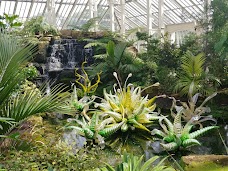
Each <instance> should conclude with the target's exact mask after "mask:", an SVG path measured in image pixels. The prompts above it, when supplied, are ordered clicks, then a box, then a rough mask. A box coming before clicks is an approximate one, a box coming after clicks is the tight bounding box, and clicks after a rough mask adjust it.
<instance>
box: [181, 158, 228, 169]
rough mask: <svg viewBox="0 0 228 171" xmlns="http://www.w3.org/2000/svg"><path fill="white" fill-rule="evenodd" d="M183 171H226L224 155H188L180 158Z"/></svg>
mask: <svg viewBox="0 0 228 171" xmlns="http://www.w3.org/2000/svg"><path fill="white" fill-rule="evenodd" d="M182 162H183V163H182V164H183V167H184V170H185V171H201V170H202V171H204V170H205V171H228V156H226V155H190V156H184V157H182Z"/></svg>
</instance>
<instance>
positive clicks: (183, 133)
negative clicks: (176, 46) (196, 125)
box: [151, 110, 218, 151]
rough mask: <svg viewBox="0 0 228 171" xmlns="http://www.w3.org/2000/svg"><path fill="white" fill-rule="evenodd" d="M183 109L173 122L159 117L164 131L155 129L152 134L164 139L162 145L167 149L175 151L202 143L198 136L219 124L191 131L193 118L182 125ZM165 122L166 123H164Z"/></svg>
mask: <svg viewBox="0 0 228 171" xmlns="http://www.w3.org/2000/svg"><path fill="white" fill-rule="evenodd" d="M181 116H182V110H180V111H179V112H178V113H177V115H176V116H175V118H174V122H173V123H171V122H170V120H168V119H167V118H166V117H163V118H161V119H159V124H160V126H161V128H162V129H163V131H161V130H158V129H153V130H152V132H151V134H152V135H154V136H157V137H158V138H160V139H162V140H163V141H164V143H161V146H162V147H163V148H164V149H165V150H167V151H174V150H177V149H178V148H179V149H180V148H188V147H190V146H193V145H201V144H200V142H199V141H198V140H196V138H197V137H199V136H201V135H203V134H204V133H206V132H209V131H211V130H212V129H215V128H218V126H208V127H205V128H202V129H199V130H197V131H194V132H191V129H192V127H193V124H192V120H190V121H189V122H188V123H186V125H185V126H182V123H181ZM163 122H164V123H163Z"/></svg>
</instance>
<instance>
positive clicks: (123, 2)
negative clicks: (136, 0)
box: [120, 0, 125, 35]
mask: <svg viewBox="0 0 228 171" xmlns="http://www.w3.org/2000/svg"><path fill="white" fill-rule="evenodd" d="M120 9H121V10H120V17H121V21H120V25H121V28H120V33H121V34H123V35H124V34H125V0H120Z"/></svg>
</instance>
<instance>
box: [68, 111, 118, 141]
mask: <svg viewBox="0 0 228 171" xmlns="http://www.w3.org/2000/svg"><path fill="white" fill-rule="evenodd" d="M68 122H70V123H71V125H68V126H66V127H65V128H66V129H74V130H76V132H77V133H78V134H80V135H82V136H84V137H86V138H88V139H94V140H96V141H97V143H98V144H100V143H104V138H103V137H102V135H100V134H99V133H98V132H99V131H103V132H105V135H106V134H109V133H110V131H109V130H107V128H106V129H104V127H105V125H106V124H107V123H112V122H114V121H113V119H110V118H109V119H106V120H103V121H102V122H100V119H99V115H98V114H96V113H94V114H93V116H92V118H91V119H90V120H89V121H87V120H86V119H85V118H84V117H82V119H81V120H79V119H73V118H69V119H68ZM75 122H76V124H77V125H72V124H73V123H75ZM103 129H104V130H103ZM111 131H113V130H111Z"/></svg>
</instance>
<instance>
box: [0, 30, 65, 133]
mask: <svg viewBox="0 0 228 171" xmlns="http://www.w3.org/2000/svg"><path fill="white" fill-rule="evenodd" d="M35 52H36V49H35V48H34V46H32V45H28V44H23V43H21V42H20V41H19V40H18V39H17V38H16V37H13V36H11V35H8V34H6V33H1V32H0V97H1V98H0V117H4V118H12V119H14V122H16V123H15V124H13V125H12V124H9V123H6V122H3V123H2V124H1V125H2V130H0V134H5V133H7V132H8V131H10V130H11V129H12V128H13V127H14V126H15V125H16V124H18V123H20V122H21V121H22V120H24V119H26V118H27V117H29V116H31V115H33V114H36V113H40V112H48V111H49V112H53V111H56V110H57V111H63V108H62V107H61V106H62V105H63V103H64V101H65V98H66V97H67V94H62V95H61V94H60V93H61V92H63V91H64V88H63V86H56V87H54V89H52V91H51V93H50V95H46V94H45V92H44V91H43V93H42V91H41V93H40V91H39V92H37V91H35V90H34V91H30V90H29V92H25V93H24V94H22V93H20V92H18V93H15V89H16V87H17V86H18V85H20V83H21V82H22V81H23V79H24V77H23V76H22V73H23V72H21V70H22V69H23V65H26V63H27V62H28V61H29V59H31V58H32V57H33V54H34V53H35Z"/></svg>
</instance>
